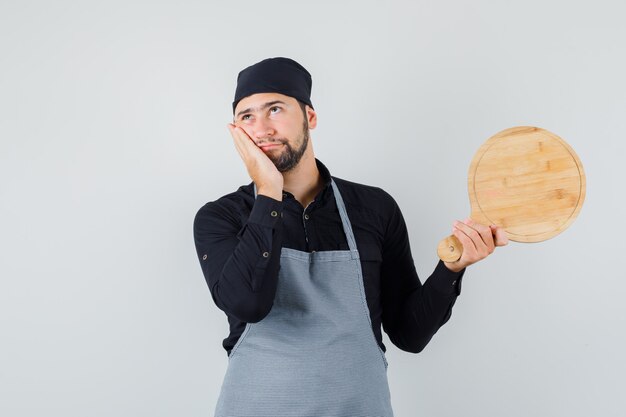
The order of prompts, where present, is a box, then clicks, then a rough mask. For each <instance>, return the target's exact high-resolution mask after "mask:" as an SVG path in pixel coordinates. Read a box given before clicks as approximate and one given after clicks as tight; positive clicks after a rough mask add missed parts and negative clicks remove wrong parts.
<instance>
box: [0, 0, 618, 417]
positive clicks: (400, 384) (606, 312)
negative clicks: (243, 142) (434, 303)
mask: <svg viewBox="0 0 626 417" xmlns="http://www.w3.org/2000/svg"><path fill="white" fill-rule="evenodd" d="M625 12H626V7H625V6H624V3H623V2H621V1H612V2H611V1H594V2H581V1H546V0H542V1H535V0H526V1H517V2H504V1H488V0H474V1H471V2H469V1H467V2H464V1H460V0H456V1H387V2H373V1H363V0H361V1H350V2H348V1H345V2H339V1H310V2H297V1H272V2H260V1H254V2H245V1H233V2H225V1H223V2H210V1H188V2H182V1H143V2H139V1H128V0H125V1H106V2H104V1H100V2H95V1H94V2H86V1H82V2H79V1H75V2H68V1H55V2H46V1H7V0H2V1H0V141H1V142H0V338H1V340H0V415H2V416H20V417H22V416H81V417H82V416H133V417H134V416H151V417H154V416H189V417H191V416H209V415H212V413H213V410H214V406H215V402H216V400H217V395H218V393H219V388H220V385H221V382H222V378H223V375H224V372H225V369H226V364H227V356H226V353H225V351H224V350H223V348H222V347H221V342H222V339H223V338H224V337H226V336H227V331H228V328H227V322H226V318H225V316H224V314H223V313H222V312H221V311H220V310H218V309H217V308H216V307H215V305H214V304H213V302H212V300H211V297H210V294H209V291H208V287H207V285H206V283H205V281H204V278H203V276H202V273H201V270H200V266H199V263H198V259H197V258H196V254H195V248H194V244H193V236H192V221H193V217H194V215H195V213H196V211H197V210H198V209H199V208H200V207H201V206H202V205H203V204H204V203H206V202H207V201H211V200H214V199H217V198H218V197H220V196H221V195H223V194H226V193H229V192H231V191H234V190H235V189H236V188H237V187H238V186H239V185H241V184H246V183H248V182H249V178H248V177H247V173H246V171H245V169H244V167H243V164H242V163H241V161H240V159H239V155H238V154H237V152H236V150H235V148H234V146H233V145H232V139H231V138H230V135H229V133H228V131H227V129H226V123H227V122H229V120H230V119H231V117H232V113H231V101H232V98H233V93H234V88H235V79H236V75H237V73H238V71H239V70H241V69H242V68H244V67H246V66H248V65H250V64H252V63H254V62H257V61H260V60H261V59H264V58H267V57H272V56H288V57H291V58H294V59H296V60H297V61H299V62H300V63H301V64H303V65H304V66H305V67H306V68H307V69H308V70H309V71H310V72H311V73H312V75H313V94H312V101H313V104H314V105H315V108H316V110H317V112H318V117H319V125H318V128H317V129H315V130H314V131H313V132H312V139H313V144H314V147H315V151H316V155H317V156H318V157H319V158H320V159H321V160H322V161H323V162H324V163H325V164H326V165H327V166H328V167H329V169H330V170H331V173H332V174H333V175H335V176H338V177H341V178H345V179H349V180H352V181H356V182H361V183H366V184H371V185H376V186H379V187H382V188H384V189H385V190H387V191H388V192H389V193H391V195H393V196H394V197H395V198H396V200H397V201H398V203H399V204H400V207H401V208H402V211H403V213H404V216H405V219H406V221H407V224H408V227H409V229H410V230H409V232H410V236H411V245H412V249H413V254H414V257H415V261H416V266H417V270H418V273H419V274H420V277H421V278H422V280H425V279H426V278H428V276H429V275H430V273H431V272H432V270H433V268H434V266H435V265H436V261H437V258H436V245H437V243H438V241H439V240H440V239H441V238H442V237H444V236H447V235H448V234H449V231H450V228H451V225H452V221H453V220H455V219H462V218H464V217H465V216H467V215H468V214H469V202H468V199H467V190H466V176H467V169H468V165H469V162H470V160H471V158H472V156H473V154H474V152H475V151H476V150H477V149H478V147H479V146H480V145H481V144H482V143H483V142H484V141H485V140H487V139H488V138H489V137H490V136H491V135H493V134H495V133H496V132H498V131H500V130H502V129H505V128H508V127H512V126H519V125H534V126H539V127H543V128H546V129H548V130H550V131H552V132H554V133H556V134H557V135H559V136H561V137H562V138H563V139H565V140H566V141H567V142H568V143H569V144H570V145H571V146H572V147H573V148H574V149H575V150H576V152H577V154H578V155H579V157H580V159H581V160H582V163H583V165H584V169H585V172H586V175H587V197H586V201H585V205H584V207H583V209H582V211H581V212H580V214H579V217H578V219H577V220H576V222H574V223H573V225H572V226H571V227H570V228H569V229H567V230H566V231H565V232H563V233H562V234H560V235H559V236H557V237H555V238H553V239H550V240H548V241H546V242H542V243H537V244H523V243H514V242H512V243H511V244H510V245H509V246H507V247H505V248H499V249H498V250H496V252H495V253H494V254H493V255H492V256H491V257H490V258H488V259H486V260H485V261H482V262H481V263H479V264H476V265H474V266H472V267H470V268H469V269H468V271H467V273H466V275H465V279H464V282H463V290H462V294H461V296H460V298H459V299H458V301H457V304H456V306H455V308H454V311H453V316H452V318H451V320H450V322H448V324H446V325H445V326H444V327H442V328H441V330H440V331H439V333H438V334H437V335H436V336H435V337H434V339H433V340H432V342H431V343H430V345H428V346H427V348H426V349H425V350H424V351H423V352H422V353H421V354H419V355H413V354H409V353H406V352H402V351H400V350H399V349H397V348H396V347H395V346H393V345H392V344H391V343H390V342H389V340H388V339H385V342H386V345H387V347H388V359H389V363H390V365H389V377H390V385H391V391H392V401H393V406H394V410H395V412H396V416H398V417H411V416H453V415H463V416H530V415H543V416H548V415H549V416H568V417H575V416H590V415H596V416H603V417H608V416H621V415H623V412H624V411H623V410H624V408H625V407H626V400H625V396H624V395H623V388H624V383H623V375H624V373H625V372H626V361H625V359H624V354H623V349H624V344H625V342H626V340H625V339H626V338H625V335H624V329H625V328H626V326H625V325H626V319H625V318H626V307H625V305H624V302H623V299H624V293H625V292H626V282H625V281H626V273H625V269H624V263H623V259H624V232H625V231H626V228H625V226H624V220H623V216H622V213H623V207H624V204H625V203H626V201H625V198H624V191H623V190H624V185H623V182H624V178H626V176H625V174H626V170H625V169H624V167H623V165H622V163H623V159H624V157H625V156H626V146H625V142H626V141H625V137H624V136H625V135H624V131H625V129H624V120H625V115H626V81H625V80H626V76H625V74H626V58H625V56H626V54H625V53H626V25H624V15H625ZM357 382H358V381H355V383H357Z"/></svg>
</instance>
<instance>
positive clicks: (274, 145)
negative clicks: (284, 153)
mask: <svg viewBox="0 0 626 417" xmlns="http://www.w3.org/2000/svg"><path fill="white" fill-rule="evenodd" d="M279 146H283V144H282V143H280V142H278V143H265V144H263V145H259V148H261V150H262V151H269V150H271V149H275V148H278V147H279Z"/></svg>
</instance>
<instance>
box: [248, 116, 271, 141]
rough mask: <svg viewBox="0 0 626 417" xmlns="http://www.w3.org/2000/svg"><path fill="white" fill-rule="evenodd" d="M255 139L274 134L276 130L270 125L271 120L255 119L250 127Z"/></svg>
mask: <svg viewBox="0 0 626 417" xmlns="http://www.w3.org/2000/svg"><path fill="white" fill-rule="evenodd" d="M252 130H253V132H254V137H255V139H263V138H267V137H272V136H274V134H276V130H275V129H274V127H273V126H272V124H271V122H269V121H267V120H263V119H257V120H256V121H255V123H254V126H253V127H252Z"/></svg>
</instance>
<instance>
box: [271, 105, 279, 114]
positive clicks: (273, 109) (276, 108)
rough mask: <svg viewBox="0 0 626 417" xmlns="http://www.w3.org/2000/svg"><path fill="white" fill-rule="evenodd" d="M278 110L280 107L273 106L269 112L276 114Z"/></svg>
mask: <svg viewBox="0 0 626 417" xmlns="http://www.w3.org/2000/svg"><path fill="white" fill-rule="evenodd" d="M279 110H280V107H278V106H274V107H272V108H271V109H270V111H271V112H272V113H276V112H277V111H279Z"/></svg>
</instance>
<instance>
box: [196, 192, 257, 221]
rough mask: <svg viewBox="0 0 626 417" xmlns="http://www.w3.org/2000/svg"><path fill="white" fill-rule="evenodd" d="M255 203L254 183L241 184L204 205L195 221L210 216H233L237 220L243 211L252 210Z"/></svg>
mask: <svg viewBox="0 0 626 417" xmlns="http://www.w3.org/2000/svg"><path fill="white" fill-rule="evenodd" d="M252 204H254V188H253V185H252V183H250V184H247V185H242V186H240V187H239V188H238V189H237V190H236V191H233V192H230V193H228V194H224V195H223V196H221V197H219V198H217V199H216V200H211V201H208V202H206V203H205V204H204V205H202V206H201V207H200V208H199V209H198V211H197V212H196V215H195V220H194V223H196V222H197V221H198V220H199V219H203V218H210V217H213V218H214V217H222V218H231V219H232V220H236V219H238V218H239V217H240V214H241V212H242V211H246V210H248V211H249V210H250V206H251V205H252Z"/></svg>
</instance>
